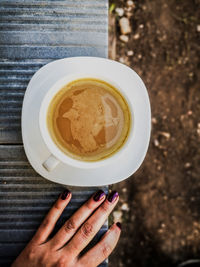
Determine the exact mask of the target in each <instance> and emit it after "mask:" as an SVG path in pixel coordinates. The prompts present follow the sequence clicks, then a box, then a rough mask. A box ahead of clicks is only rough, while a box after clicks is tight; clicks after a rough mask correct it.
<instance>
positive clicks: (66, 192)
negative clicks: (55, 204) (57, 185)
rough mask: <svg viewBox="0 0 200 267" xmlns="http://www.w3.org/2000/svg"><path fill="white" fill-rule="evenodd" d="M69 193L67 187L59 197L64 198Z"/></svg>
mask: <svg viewBox="0 0 200 267" xmlns="http://www.w3.org/2000/svg"><path fill="white" fill-rule="evenodd" d="M69 194H70V191H69V190H68V189H65V191H63V193H62V194H61V197H60V198H61V199H62V200H65V199H66V198H67V197H68V196H69Z"/></svg>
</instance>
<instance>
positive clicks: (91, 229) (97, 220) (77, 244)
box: [63, 191, 119, 257]
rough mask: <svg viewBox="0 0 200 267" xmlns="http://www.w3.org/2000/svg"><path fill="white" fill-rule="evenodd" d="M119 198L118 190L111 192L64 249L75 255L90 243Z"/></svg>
mask: <svg viewBox="0 0 200 267" xmlns="http://www.w3.org/2000/svg"><path fill="white" fill-rule="evenodd" d="M118 200H119V195H118V193H117V192H116V191H113V192H111V194H110V195H109V196H108V198H107V199H106V200H105V201H104V202H103V203H102V205H101V206H100V207H99V208H98V209H97V210H96V211H95V212H94V214H93V215H92V216H91V217H90V218H89V219H88V220H87V221H86V222H85V223H84V224H83V225H82V226H81V228H80V229H79V230H78V232H77V233H76V234H75V235H74V237H73V238H72V239H71V241H70V242H69V244H67V245H66V246H65V247H64V248H63V250H65V252H70V253H72V254H73V255H74V256H75V257H76V256H78V254H79V253H80V252H81V251H82V250H83V249H84V248H85V247H86V246H87V245H88V244H89V242H90V241H91V240H92V239H93V237H94V236H95V235H96V233H97V232H98V231H99V229H100V228H101V226H102V225H103V223H104V222H105V220H106V219H107V217H108V215H109V214H110V213H111V211H112V210H113V209H114V207H115V205H116V204H117V202H118Z"/></svg>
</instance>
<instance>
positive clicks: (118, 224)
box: [116, 222, 122, 230]
mask: <svg viewBox="0 0 200 267" xmlns="http://www.w3.org/2000/svg"><path fill="white" fill-rule="evenodd" d="M116 225H117V227H118V228H119V229H120V230H121V229H122V224H121V223H120V222H117V223H116Z"/></svg>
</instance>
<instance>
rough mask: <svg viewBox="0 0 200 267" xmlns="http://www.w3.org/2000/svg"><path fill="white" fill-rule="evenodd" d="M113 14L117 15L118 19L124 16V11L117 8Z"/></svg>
mask: <svg viewBox="0 0 200 267" xmlns="http://www.w3.org/2000/svg"><path fill="white" fill-rule="evenodd" d="M115 12H116V13H117V15H118V16H119V17H122V16H123V15H124V9H123V8H120V7H117V8H116V9H115Z"/></svg>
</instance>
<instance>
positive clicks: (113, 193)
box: [108, 191, 119, 202]
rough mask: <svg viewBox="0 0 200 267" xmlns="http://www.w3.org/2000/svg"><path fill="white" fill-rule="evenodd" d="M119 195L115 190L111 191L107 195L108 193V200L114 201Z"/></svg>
mask: <svg viewBox="0 0 200 267" xmlns="http://www.w3.org/2000/svg"><path fill="white" fill-rule="evenodd" d="M118 196H119V194H118V192H117V191H112V192H111V193H110V194H109V195H108V201H109V202H114V201H115V199H116V198H117V197H118Z"/></svg>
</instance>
